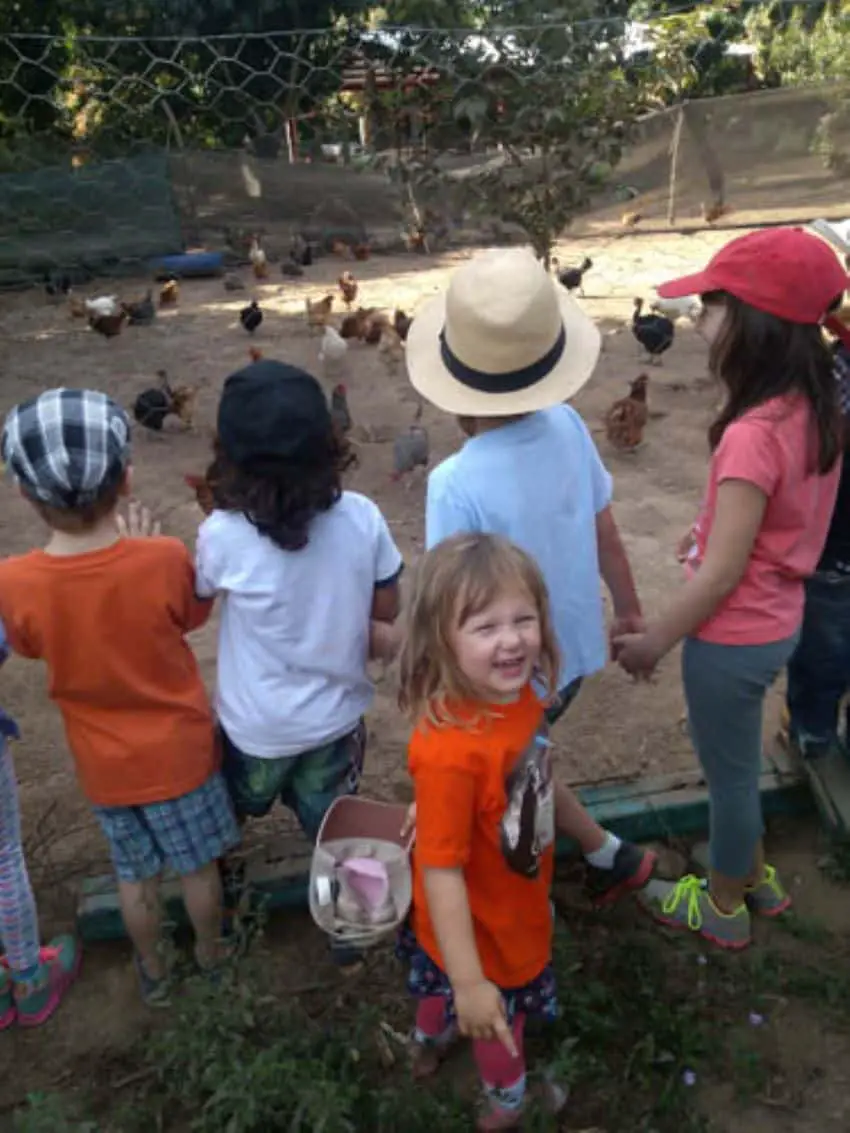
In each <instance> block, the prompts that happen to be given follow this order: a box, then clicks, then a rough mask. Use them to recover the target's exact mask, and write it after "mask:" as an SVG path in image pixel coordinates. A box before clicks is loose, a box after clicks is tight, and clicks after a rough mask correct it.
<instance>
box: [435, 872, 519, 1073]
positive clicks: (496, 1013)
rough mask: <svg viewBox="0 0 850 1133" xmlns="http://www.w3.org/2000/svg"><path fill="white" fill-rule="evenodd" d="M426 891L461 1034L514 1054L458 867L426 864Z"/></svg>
mask: <svg viewBox="0 0 850 1133" xmlns="http://www.w3.org/2000/svg"><path fill="white" fill-rule="evenodd" d="M425 894H426V897H427V899H428V911H429V913H430V914H431V922H432V924H433V925H434V932H435V933H436V935H437V942H438V944H439V945H440V953H441V955H442V958H443V963H444V964H445V968H446V975H447V976H448V977H449V982H450V983H451V985H452V991H453V992H454V999H455V1010H456V1012H457V1020H458V1026H459V1028H460V1031H461V1034H464V1035H468V1036H469V1037H470V1038H473V1039H485V1040H492V1039H498V1040H499V1041H500V1042H501V1043H502V1044H503V1045H504V1046H505V1047H506V1049H507V1050H508V1051H509V1052H510V1054H512V1055H513V1056H514V1057H516V1054H517V1051H516V1045H515V1043H514V1039H513V1035H512V1033H511V1029H510V1027H509V1026H508V1023H507V1019H506V1018H505V1007H504V1003H503V1001H502V993H501V992H500V991H499V989H498V988H497V987H496V985H495V984H493V983H491V982H490V981H489V980H488V979H487V978H486V976H485V975H484V972H483V970H482V968H481V960H480V958H479V956H478V947H477V945H476V943H475V932H474V930H473V927H472V913H471V911H470V908H469V895H468V894H467V891H466V882H465V881H464V878H463V870H460V869H426V870H425Z"/></svg>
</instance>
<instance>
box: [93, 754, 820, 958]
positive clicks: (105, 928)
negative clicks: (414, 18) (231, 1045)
mask: <svg viewBox="0 0 850 1133" xmlns="http://www.w3.org/2000/svg"><path fill="white" fill-rule="evenodd" d="M763 782H764V786H763V788H762V791H761V800H762V809H763V811H764V814H765V816H766V817H773V816H776V815H789V816H793V815H803V814H808V813H810V812H811V811H812V810H813V809H814V802H813V799H812V795H811V792H810V790H809V788H808V785H807V784H806V782H805V780H785V781H782V780H780V779H777V778H776V777H775V776H774V775H772V774H769V773H768V774H767V775H765V776H763ZM579 796H580V797H581V800H582V802H583V803H584V805H585V806H586V807H587V809H588V810H589V811H590V813H591V814H592V815H593V817H594V818H595V819H596V821H597V822H598V823H599V824H600V825H601V826H604V827H605V828H606V829H607V830H610V831H612V832H613V833H614V834H616V835H617V836H618V837H621V838H625V839H628V841H630V842H647V841H652V840H654V839H659V838H669V837H675V836H681V835H684V834H695V833H701V832H704V831H705V830H706V829H707V828H708V795H707V793H706V791H705V788H690V789H689V788H684V789H679V790H673V791H663V792H661V793H659V794H655V795H653V794H651V793H649V792H647V793H635V789H634V786H632V785H628V786H619V787H587V788H584V789H583V790H581V791H579ZM653 800H655V801H653ZM576 849H577V848H576V846H575V844H574V843H573V842H572V841H571V840H570V839H567V838H560V839H558V843H557V846H556V849H555V853H556V858H557V860H559V861H562V860H564V859H567V858H570V857H572V856H574V855H575V853H576ZM308 883H309V875H308V874H298V875H295V876H293V877H291V878H285V879H280V880H277V879H275V880H273V881H266V882H261V883H258V884H256V885H255V886H254V892H255V894H256V897H257V901H258V904H262V906H263V907H264V908H265V909H267V910H269V911H271V910H274V909H293V908H306V907H307V887H308ZM95 884H96V882H89V885H90V886H91V885H95ZM166 916H167V917H168V919H169V920H171V921H173V922H174V923H175V924H178V925H182V924H185V923H186V915H185V911H184V909H183V904H182V901H181V900H180V899H179V898H172V899H170V900H169V901H167V902H166ZM77 924H78V931H79V934H80V937H81V939H82V940H83V942H84V943H87V944H89V943H95V942H100V941H107V940H122V939H124V938H125V936H126V933H125V931H124V924H123V921H122V919H121V912H120V909H119V907H118V897H117V893H116V892H115V890H114V889H110V890H108V891H104V892H101V893H92V892H89V893H88V894H84V896H83V898H82V900H81V902H80V908H79V912H78V917H77Z"/></svg>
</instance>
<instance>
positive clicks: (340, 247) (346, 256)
mask: <svg viewBox="0 0 850 1133" xmlns="http://www.w3.org/2000/svg"><path fill="white" fill-rule="evenodd" d="M331 251H332V252H333V254H334V255H335V256H339V257H340V258H341V259H343V260H350V259H353V257H354V253H353V252H352V250H351V245H350V244H348V243H346V241H345V240H333V241H332V242H331Z"/></svg>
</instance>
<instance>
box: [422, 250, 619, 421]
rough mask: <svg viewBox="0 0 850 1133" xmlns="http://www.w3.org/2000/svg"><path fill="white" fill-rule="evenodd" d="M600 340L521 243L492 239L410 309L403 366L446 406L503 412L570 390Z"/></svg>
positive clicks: (543, 404)
mask: <svg viewBox="0 0 850 1133" xmlns="http://www.w3.org/2000/svg"><path fill="white" fill-rule="evenodd" d="M600 345H601V338H600V335H599V331H598V330H597V329H596V326H595V324H594V323H593V322H592V321H591V320H590V319H589V318H588V317H587V315H585V313H584V312H583V311H582V309H581V307H579V305H578V304H577V303H576V302H575V300H574V299H573V298H572V297H571V296H570V295H569V294H568V293H567V292H566V291H565V290H563V289H562V288H560V287H558V286H557V284H556V283H555V281H554V280H553V279H552V278H551V277H550V276H549V275H548V273H547V272H546V269H545V268H544V267H543V265H542V264H541V263H540V262H539V261H538V260H536V259H535V257H534V256H533V255H532V253H531V252H530V251H529V250H528V249H526V248H508V249H503V248H494V249H491V250H489V251H486V252H482V253H481V254H480V255H477V256H475V257H474V258H473V259H471V260H470V261H469V263H467V264H464V265H463V267H460V268H458V269H457V271H456V272H455V273H454V275H453V276H452V279H451V283H450V284H449V288H448V290H447V291H445V292H444V293H443V294H442V295H438V296H437V297H436V298H435V299H432V300H431V301H429V302H428V303H427V304H426V305H425V306H424V307H422V308H421V309H420V310H419V311H417V313H416V317H415V318H414V320H413V323H412V324H411V327H410V330H409V332H408V336H407V369H408V373H409V375H410V381H411V383H412V385H413V387H414V389H416V390H417V391H418V392H419V393H420V394H421V395H422V396H423V397H424V398H426V399H427V400H428V401H430V402H431V403H432V404H434V405H436V406H437V408H438V409H442V410H444V411H445V412H446V413H454V414H457V415H458V416H459V417H510V416H512V415H514V414H516V413H531V412H533V411H534V410H536V409H547V408H548V407H549V406H551V405H557V404H558V403H559V402H562V401H566V400H568V399H569V398H571V397H573V396H574V395H575V394H576V393H578V391H579V390H580V389H581V387H582V386H583V385H584V384H585V382H586V381H587V380H588V378H589V377H590V375H591V374H592V373H593V369H594V367H595V365H596V361H597V358H598V357H599V349H600Z"/></svg>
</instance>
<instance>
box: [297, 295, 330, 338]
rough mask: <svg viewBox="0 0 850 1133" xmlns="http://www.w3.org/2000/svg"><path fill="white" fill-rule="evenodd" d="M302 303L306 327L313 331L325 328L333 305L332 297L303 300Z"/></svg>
mask: <svg viewBox="0 0 850 1133" xmlns="http://www.w3.org/2000/svg"><path fill="white" fill-rule="evenodd" d="M304 303H305V309H306V311H307V325H308V326H309V327H311V328H312V329H314V330H318V329H319V328H321V327H325V326H327V324H328V320H329V319H330V317H331V311H332V310H333V305H334V297H333V295H326V296H325V297H324V299H313V300H310V299H305V300H304Z"/></svg>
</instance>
